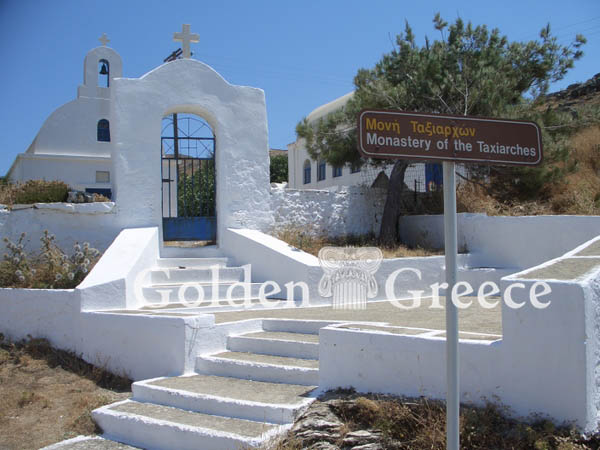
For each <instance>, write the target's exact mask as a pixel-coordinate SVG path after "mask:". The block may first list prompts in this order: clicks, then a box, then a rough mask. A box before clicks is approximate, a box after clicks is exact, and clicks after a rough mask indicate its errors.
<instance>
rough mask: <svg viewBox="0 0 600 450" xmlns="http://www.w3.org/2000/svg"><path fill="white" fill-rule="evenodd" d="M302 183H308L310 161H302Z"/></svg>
mask: <svg viewBox="0 0 600 450" xmlns="http://www.w3.org/2000/svg"><path fill="white" fill-rule="evenodd" d="M304 184H310V161H309V160H308V159H307V160H306V161H304Z"/></svg>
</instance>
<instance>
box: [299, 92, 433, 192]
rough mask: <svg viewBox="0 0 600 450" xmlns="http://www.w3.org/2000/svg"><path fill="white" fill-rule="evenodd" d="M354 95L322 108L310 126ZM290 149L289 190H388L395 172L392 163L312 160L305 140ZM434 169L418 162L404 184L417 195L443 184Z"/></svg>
mask: <svg viewBox="0 0 600 450" xmlns="http://www.w3.org/2000/svg"><path fill="white" fill-rule="evenodd" d="M352 95H353V92H350V93H348V94H346V95H343V96H342V97H339V98H337V99H335V100H333V101H332V102H329V103H326V104H325V105H322V106H319V107H318V108H316V109H315V110H313V111H312V112H311V113H310V114H309V115H308V116H307V117H306V119H307V120H308V122H309V123H311V124H314V123H316V122H317V121H318V120H319V119H322V118H324V117H325V116H327V115H328V114H330V113H332V112H334V111H336V110H338V109H340V108H342V107H343V106H344V105H345V104H346V103H347V102H348V100H349V99H350V98H351V97H352ZM287 148H288V174H289V175H288V187H289V188H290V189H333V188H336V187H338V186H354V185H363V186H367V187H372V186H378V187H386V183H387V180H388V179H389V175H390V174H391V171H392V164H388V165H387V166H383V167H381V166H378V167H374V166H371V165H369V164H364V165H363V166H362V167H352V166H350V165H349V164H346V165H344V166H342V167H333V166H331V164H328V163H326V162H325V161H323V160H314V159H312V158H311V157H310V155H309V154H308V150H307V149H306V142H305V140H304V139H302V138H298V139H297V140H296V141H295V142H292V143H291V144H288V146H287ZM433 166H436V164H424V163H416V164H412V165H411V166H409V168H408V169H407V170H406V173H405V176H404V182H405V183H406V185H407V186H408V188H409V189H411V190H413V191H417V192H425V191H426V190H427V184H428V183H431V182H437V183H441V178H440V175H439V173H441V170H440V171H438V172H436V168H435V167H433ZM382 172H383V173H382ZM426 172H427V173H426ZM376 180H377V181H376Z"/></svg>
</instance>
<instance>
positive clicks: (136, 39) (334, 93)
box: [0, 0, 600, 174]
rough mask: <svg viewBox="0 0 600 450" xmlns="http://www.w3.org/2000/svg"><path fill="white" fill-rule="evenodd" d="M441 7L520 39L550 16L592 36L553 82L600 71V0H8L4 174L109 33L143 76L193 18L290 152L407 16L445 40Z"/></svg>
mask: <svg viewBox="0 0 600 450" xmlns="http://www.w3.org/2000/svg"><path fill="white" fill-rule="evenodd" d="M438 11H439V12H440V13H441V14H442V16H443V17H444V18H445V19H446V20H447V21H448V22H452V21H454V19H455V18H456V17H458V16H460V17H462V18H463V19H464V20H465V21H471V22H473V24H487V25H488V26H489V27H490V28H492V27H497V28H499V29H500V31H501V32H502V33H503V34H505V35H507V36H508V37H509V39H511V40H529V39H535V38H536V37H537V36H538V32H539V30H540V29H541V28H542V26H544V25H545V24H546V23H548V22H550V24H551V26H552V28H553V30H554V31H555V34H556V35H557V36H558V38H559V41H560V42H561V43H564V44H566V43H569V42H571V41H572V39H573V38H574V36H575V34H576V33H582V34H584V35H585V36H586V37H587V38H588V44H587V45H586V46H585V47H584V51H585V56H584V57H583V59H582V60H580V61H579V62H577V63H576V66H575V69H574V70H572V71H571V72H570V73H569V75H568V76H567V77H566V78H565V79H564V80H562V81H561V82H558V83H556V84H555V85H553V86H552V90H558V89H562V88H564V87H566V86H567V85H568V84H571V83H574V82H578V81H585V80H587V79H588V78H590V77H591V76H593V75H594V74H596V73H598V72H600V64H598V61H599V59H600V44H599V42H600V2H598V0H573V1H570V2H565V1H564V0H560V1H558V0H519V1H514V0H504V1H502V2H500V1H494V2H491V1H486V0H477V1H471V0H465V1H463V0H457V1H454V2H450V1H438V0H429V1H427V2H417V1H410V2H409V1H404V0H403V1H399V0H396V1H383V0H381V1H379V0H371V1H365V0H363V1H355V0H343V1H341V0H321V1H313V0H304V1H302V2H290V1H283V0H279V1H266V0H264V1H263V0H253V1H227V0H222V1H220V2H206V1H198V0H196V1H169V2H166V1H155V0H143V1H137V0H135V1H134V0H131V1H127V0H118V1H115V0H102V1H95V0H77V1H76V0H72V1H71V0H69V1H67V0H52V1H49V0H48V1H43V0H36V1H34V0H0V43H1V44H0V58H1V60H2V68H1V69H0V79H1V80H2V84H1V88H0V89H1V90H0V92H1V99H2V103H1V107H0V123H1V130H2V134H3V142H4V144H3V145H2V150H1V152H0V174H5V173H6V171H7V170H8V169H9V167H10V165H11V164H12V161H13V160H14V158H15V156H16V154H17V153H21V152H24V151H25V150H26V149H27V147H28V146H29V144H30V143H31V141H32V140H33V139H34V138H35V135H36V133H37V131H38V130H39V128H40V126H41V125H42V123H43V122H44V120H46V118H47V117H48V115H49V114H50V113H51V112H52V111H53V110H54V109H56V108H57V107H59V106H60V105H62V104H64V103H66V102H68V101H70V100H72V99H74V98H75V97H76V93H77V86H78V85H79V84H81V83H82V81H83V80H82V77H83V58H84V57H85V54H86V53H87V51H88V50H90V49H91V48H93V47H96V46H98V45H100V44H99V42H98V37H100V35H101V34H102V33H103V32H106V33H107V35H108V37H109V39H111V42H110V43H109V46H111V47H112V48H114V49H115V50H116V51H117V52H119V53H120V55H121V57H122V58H123V75H124V76H126V77H139V76H141V75H143V74H144V73H146V72H148V71H149V70H151V69H153V68H154V67H156V66H158V65H160V64H161V63H162V61H163V59H164V58H165V57H166V56H167V55H168V54H169V53H171V52H172V51H173V50H175V49H176V48H177V47H178V45H177V44H176V43H175V42H173V40H172V37H173V32H175V31H180V30H181V24H182V23H190V24H191V25H192V32H196V33H198V34H200V42H199V43H198V44H193V46H192V51H193V52H194V58H196V59H198V60H200V61H203V62H205V63H207V64H209V65H210V66H212V67H213V68H214V69H215V70H217V71H218V72H220V73H221V75H223V77H224V78H225V79H226V80H228V81H229V82H230V83H233V84H240V85H248V86H255V87H259V88H261V89H263V90H264V91H265V94H266V99H267V114H268V120H269V140H270V146H271V147H272V148H285V146H286V144H288V143H290V142H292V141H294V140H295V132H294V128H295V126H296V123H297V122H298V121H299V120H300V119H302V117H304V116H305V115H307V114H308V113H309V112H310V111H312V110H313V109H314V108H316V107H317V106H319V105H321V104H323V103H326V102H329V101H331V100H333V99H335V98H337V97H339V96H341V95H343V94H345V93H347V92H350V91H351V90H352V80H353V77H354V75H355V74H356V71H357V70H358V69H359V68H361V67H371V66H373V65H374V64H375V62H376V61H377V60H378V59H379V58H380V57H381V55H382V54H383V53H386V52H389V51H390V50H391V49H392V41H393V40H394V37H395V35H396V34H398V33H399V32H401V31H402V30H403V29H404V21H405V20H408V22H409V23H410V24H411V26H412V27H413V30H414V32H415V34H416V36H417V39H418V41H419V42H420V43H421V42H423V40H424V36H425V35H426V34H427V35H428V36H429V37H430V38H437V37H438V35H437V32H436V31H435V30H434V29H433V27H432V18H433V16H434V14H435V13H436V12H438Z"/></svg>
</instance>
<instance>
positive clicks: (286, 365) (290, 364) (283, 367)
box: [196, 352, 319, 386]
mask: <svg viewBox="0 0 600 450" xmlns="http://www.w3.org/2000/svg"><path fill="white" fill-rule="evenodd" d="M196 372H198V373H200V374H205V375H218V376H224V377H233V378H243V379H247V380H255V381H266V382H270V383H293V384H301V385H305V386H317V385H318V384H319V361H318V360H316V359H302V358H290V357H285V356H273V355H261V354H258V353H245V352H223V353H217V354H214V355H204V356H199V357H198V358H196Z"/></svg>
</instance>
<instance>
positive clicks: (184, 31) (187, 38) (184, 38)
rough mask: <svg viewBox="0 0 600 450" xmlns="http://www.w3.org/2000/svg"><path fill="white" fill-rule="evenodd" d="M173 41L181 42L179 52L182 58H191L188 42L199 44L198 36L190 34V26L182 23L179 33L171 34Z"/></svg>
mask: <svg viewBox="0 0 600 450" xmlns="http://www.w3.org/2000/svg"><path fill="white" fill-rule="evenodd" d="M173 40H174V41H175V42H177V41H179V42H181V50H182V51H183V57H184V58H191V57H192V52H191V51H190V42H199V41H200V36H199V35H198V34H196V33H190V24H189V23H184V24H183V25H181V33H179V32H176V33H173Z"/></svg>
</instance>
